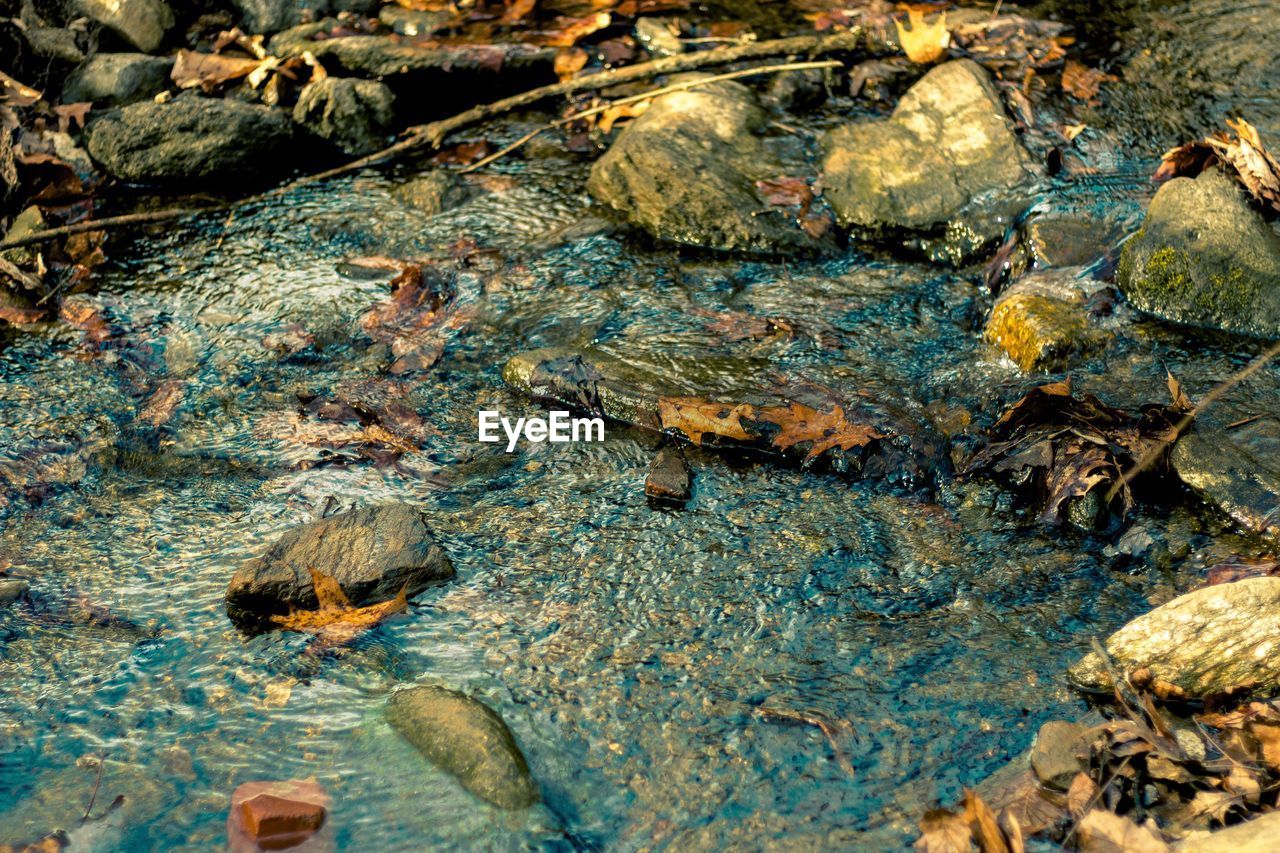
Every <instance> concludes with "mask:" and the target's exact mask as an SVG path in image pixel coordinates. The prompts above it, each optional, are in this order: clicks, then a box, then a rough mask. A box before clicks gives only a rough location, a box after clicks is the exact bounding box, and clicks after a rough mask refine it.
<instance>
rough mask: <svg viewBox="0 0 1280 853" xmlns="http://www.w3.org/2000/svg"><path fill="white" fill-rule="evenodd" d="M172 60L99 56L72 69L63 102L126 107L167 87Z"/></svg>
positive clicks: (112, 54)
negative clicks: (123, 105)
mask: <svg viewBox="0 0 1280 853" xmlns="http://www.w3.org/2000/svg"><path fill="white" fill-rule="evenodd" d="M172 70H173V59H171V58H169V57H165V56H148V55H147V54H145V53H99V54H97V55H96V56H93V57H90V58H89V60H88V61H87V62H85V64H84V65H81V66H80V67H79V68H77V69H76V70H75V73H73V74H72V75H71V77H70V78H68V80H67V85H66V86H65V87H63V90H62V100H63V101H65V102H67V103H73V102H76V101H95V102H106V103H108V104H112V105H115V104H128V103H132V102H133V101H141V100H145V99H147V98H150V97H151V96H153V95H155V94H156V93H157V92H162V91H164V90H165V89H166V88H168V86H169V72H170V71H172Z"/></svg>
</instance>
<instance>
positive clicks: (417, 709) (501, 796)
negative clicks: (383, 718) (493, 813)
mask: <svg viewBox="0 0 1280 853" xmlns="http://www.w3.org/2000/svg"><path fill="white" fill-rule="evenodd" d="M387 721H388V722H389V723H391V727H392V728H394V729H395V730H396V731H397V732H399V733H400V735H401V736H402V737H403V738H404V739H405V740H407V741H409V743H411V744H413V745H414V746H415V747H416V748H417V749H418V750H419V751H420V752H421V753H422V754H423V755H425V756H426V757H427V759H428V760H430V761H431V763H433V764H435V765H436V766H437V767H439V768H441V769H442V770H445V771H447V772H448V773H450V774H452V775H453V776H455V777H457V779H458V781H459V782H460V783H462V787H464V788H466V789H467V790H468V791H470V792H471V793H473V794H475V795H476V796H477V797H479V798H480V799H482V800H485V801H486V802H488V803H491V804H493V805H495V806H497V807H498V808H502V809H524V808H528V807H529V806H531V805H533V804H534V803H536V802H538V800H539V794H538V786H537V784H536V783H535V782H534V781H533V776H532V775H531V774H530V773H529V765H528V763H527V762H526V761H525V759H524V754H523V753H521V752H520V747H519V746H517V745H516V740H515V738H514V737H513V736H512V734H511V730H510V729H508V728H507V724H506V723H504V722H503V721H502V718H501V717H499V716H498V715H497V714H496V713H495V712H494V711H493V710H492V709H490V708H489V707H488V706H487V705H485V704H483V703H481V702H479V701H477V700H475V699H472V698H471V697H469V696H467V695H465V694H463V693H458V692H457V691H454V690H448V689H446V688H443V687H414V688H411V689H409V690H400V691H397V692H396V693H393V694H392V695H391V699H390V700H389V701H388V702H387Z"/></svg>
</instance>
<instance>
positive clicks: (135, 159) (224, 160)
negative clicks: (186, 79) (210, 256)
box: [88, 96, 296, 183]
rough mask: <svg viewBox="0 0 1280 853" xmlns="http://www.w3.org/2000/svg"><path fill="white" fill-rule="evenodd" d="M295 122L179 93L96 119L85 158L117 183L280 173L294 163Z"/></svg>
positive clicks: (250, 107) (236, 103) (267, 111)
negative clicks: (96, 163)
mask: <svg viewBox="0 0 1280 853" xmlns="http://www.w3.org/2000/svg"><path fill="white" fill-rule="evenodd" d="M293 138H294V125H293V122H292V121H290V120H289V117H288V116H287V115H286V114H285V113H283V112H281V111H279V110H275V109H272V108H270V107H263V106H258V105H256V104H246V103H243V102H241V101H234V100H226V99H215V98H201V97H193V96H182V97H178V98H175V99H174V100H172V101H170V102H169V103H166V104H157V103H155V102H154V101H144V102H141V103H137V104H132V105H130V106H127V107H125V108H124V109H122V110H120V111H119V112H117V113H115V114H112V115H109V116H107V117H106V118H103V119H100V120H98V121H96V122H94V123H93V124H92V125H91V126H90V128H89V143H88V148H89V154H90V155H92V156H93V159H94V160H97V161H98V162H99V163H101V164H102V165H103V167H105V168H106V170H107V171H108V172H110V173H111V174H112V175H114V176H115V177H117V178H122V179H124V180H126V181H137V182H145V183H207V182H210V181H214V180H220V179H223V178H238V179H244V178H246V177H254V176H260V175H269V174H273V173H275V172H278V171H282V170H283V169H285V168H286V167H287V165H288V164H289V163H291V162H295V161H296V152H294V151H291V150H290V149H291V146H290V143H291V142H292V141H293Z"/></svg>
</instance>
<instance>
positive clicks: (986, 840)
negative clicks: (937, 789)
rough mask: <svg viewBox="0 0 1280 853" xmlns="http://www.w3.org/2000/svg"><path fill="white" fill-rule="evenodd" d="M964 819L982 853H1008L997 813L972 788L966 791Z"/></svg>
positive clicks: (1007, 846)
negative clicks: (997, 820)
mask: <svg viewBox="0 0 1280 853" xmlns="http://www.w3.org/2000/svg"><path fill="white" fill-rule="evenodd" d="M964 818H965V820H966V821H968V823H969V831H970V832H971V833H972V834H973V838H974V840H975V841H976V842H977V843H978V850H979V851H981V853H1007V851H1009V845H1008V843H1007V842H1006V841H1005V838H1004V833H1003V832H1002V831H1001V830H1000V826H999V824H997V823H996V816H995V813H994V812H992V811H991V807H990V806H988V805H987V804H986V802H984V801H983V799H982V797H980V796H978V793H977V792H976V791H974V790H973V789H972V788H965V790H964Z"/></svg>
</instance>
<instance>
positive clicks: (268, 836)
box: [227, 779, 333, 853]
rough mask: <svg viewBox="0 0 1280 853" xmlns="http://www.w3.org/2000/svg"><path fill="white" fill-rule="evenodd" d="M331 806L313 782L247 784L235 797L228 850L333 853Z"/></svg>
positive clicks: (246, 852)
mask: <svg viewBox="0 0 1280 853" xmlns="http://www.w3.org/2000/svg"><path fill="white" fill-rule="evenodd" d="M328 806H329V795H328V794H326V793H325V790H324V788H322V787H320V785H318V784H317V783H315V782H313V781H310V780H297V779H294V780H290V781H287V782H246V783H244V784H243V785H241V786H240V787H239V788H236V790H235V793H233V794H232V795H231V810H230V812H229V813H228V815H227V839H228V848H229V849H230V850H232V851H234V853H250V851H254V852H255V853H256V851H259V850H285V849H289V848H296V850H297V851H298V853H302V852H303V851H308V853H310V851H328V850H332V849H333V838H332V836H333V833H332V830H331V827H329V826H328V825H327V822H326V820H325V817H326V815H327V810H328Z"/></svg>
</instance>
